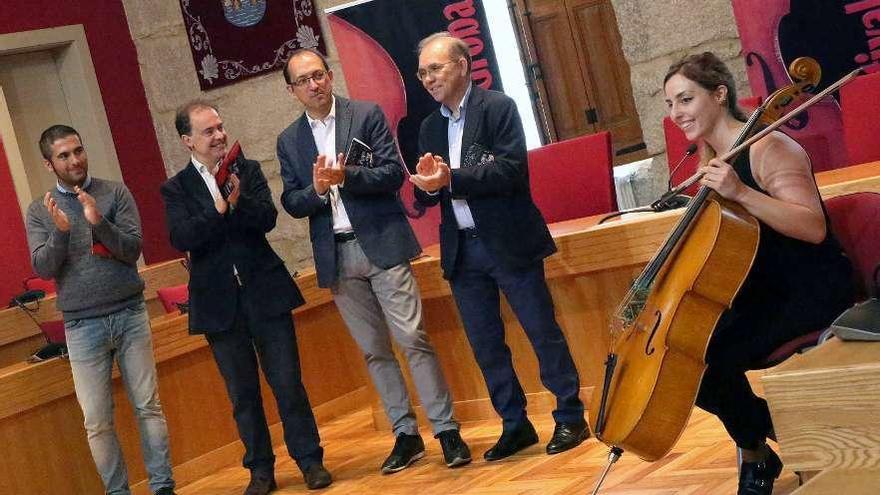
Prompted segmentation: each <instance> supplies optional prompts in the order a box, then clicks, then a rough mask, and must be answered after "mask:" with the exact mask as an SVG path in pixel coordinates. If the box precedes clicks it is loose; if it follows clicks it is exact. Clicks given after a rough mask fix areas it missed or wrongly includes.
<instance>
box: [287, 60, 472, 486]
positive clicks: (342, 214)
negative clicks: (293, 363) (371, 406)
mask: <svg viewBox="0 0 880 495" xmlns="http://www.w3.org/2000/svg"><path fill="white" fill-rule="evenodd" d="M284 79H285V81H286V82H287V89H288V91H290V93H291V94H292V95H293V96H294V98H295V99H296V100H297V101H299V102H300V103H301V104H302V105H303V106H304V107H305V112H304V113H303V115H302V116H300V117H299V118H298V119H297V120H295V121H294V122H293V123H292V124H291V125H290V126H289V127H288V128H287V129H285V130H284V132H282V133H281V135H280V136H278V160H279V161H280V162H281V177H282V179H283V180H284V192H283V193H282V195H281V203H282V205H283V206H284V208H285V209H286V210H287V212H288V213H290V214H291V215H293V216H294V217H295V218H305V217H308V218H309V229H310V233H311V240H312V250H313V253H314V259H315V270H316V271H317V276H318V285H319V286H320V287H325V288H330V289H331V291H332V292H333V299H334V301H335V302H336V306H337V307H338V308H339V312H340V313H341V314H342V318H343V320H345V323H346V326H347V327H348V330H349V332H350V333H351V336H352V338H354V340H355V342H356V343H357V344H358V347H359V348H360V350H361V352H363V354H364V357H365V359H366V361H367V369H368V370H369V373H370V376H371V378H372V380H373V384H374V385H375V387H376V390H377V391H378V392H379V396H380V397H381V399H382V403H383V405H384V406H385V413H386V414H387V416H388V419H389V421H390V422H391V426H392V429H393V432H394V434H395V436H396V441H395V444H394V448H393V449H392V451H391V454H390V455H389V456H388V458H387V459H386V460H385V462H384V463H383V464H382V468H381V470H382V472H383V473H386V474H388V473H393V472H397V471H400V470H402V469H405V468H406V467H407V466H409V465H410V464H412V463H413V462H415V461H416V460H418V459H420V458H422V457H423V456H424V455H425V445H424V443H423V441H422V438H421V436H420V435H419V429H418V424H417V422H416V417H415V414H414V413H413V410H412V406H411V404H410V400H409V395H408V393H407V390H406V384H405V383H404V380H403V375H402V373H401V371H400V365H399V364H398V362H397V359H396V358H395V356H394V352H393V351H392V348H391V341H390V339H389V335H388V334H389V332H390V334H391V335H392V336H393V337H394V340H395V341H396V342H397V344H398V345H399V347H400V350H401V351H402V352H403V354H404V355H405V356H406V360H407V362H408V364H409V369H410V372H411V374H412V377H413V381H414V382H415V386H416V389H417V390H418V394H419V398H420V399H421V402H422V404H423V405H424V408H425V413H426V415H427V416H428V419H429V420H430V421H431V426H432V428H433V432H434V436H435V437H436V438H437V439H438V440H439V441H440V445H441V447H442V450H443V455H444V459H445V462H446V465H447V466H449V467H455V466H460V465H464V464H467V463H468V462H470V460H471V456H470V451H469V449H468V447H467V445H466V444H465V443H464V441H463V440H462V438H461V435H460V434H459V425H458V423H457V422H456V421H455V419H454V418H453V415H452V412H453V411H452V399H451V396H450V394H449V389H448V387H447V385H446V381H445V379H444V378H443V374H442V372H441V370H440V364H439V363H438V361H437V357H436V355H435V354H434V348H433V347H432V346H431V343H430V342H429V340H428V335H427V334H426V333H425V329H424V323H423V320H422V304H421V299H420V296H419V290H418V287H417V285H416V281H415V278H414V277H413V274H412V270H411V268H410V263H409V260H410V259H411V258H413V257H415V256H417V255H418V254H419V253H420V252H421V248H420V247H419V244H418V241H417V240H416V237H415V234H414V233H413V231H412V228H411V227H410V225H409V222H408V220H407V218H406V215H405V214H404V211H403V207H402V205H401V204H400V201H399V199H398V197H397V192H398V190H399V189H400V186H401V185H402V184H403V176H404V170H403V165H402V163H401V160H400V156H399V154H398V152H397V147H396V146H395V143H394V140H393V138H392V137H391V133H390V132H389V130H388V126H387V125H386V123H385V116H384V115H383V114H382V111H381V110H380V109H379V107H378V106H377V105H375V104H372V103H367V102H360V101H353V100H348V99H345V98H342V97H340V96H335V95H334V94H333V72H332V71H331V70H330V68H329V67H328V65H327V61H326V59H325V58H324V56H323V55H321V54H320V53H319V52H317V51H314V50H310V49H301V50H298V51H296V52H294V53H292V54H291V56H290V58H289V59H288V61H287V64H286V65H285V68H284ZM353 139H358V140H359V141H361V142H362V143H364V144H366V146H368V147H369V148H370V150H371V152H372V159H371V160H369V159H368V160H367V162H366V163H365V162H363V161H361V160H359V161H358V164H350V163H346V160H345V159H346V157H345V156H344V155H343V153H342V152H343V151H345V150H346V149H347V148H348V146H349V143H351V142H352V140H353Z"/></svg>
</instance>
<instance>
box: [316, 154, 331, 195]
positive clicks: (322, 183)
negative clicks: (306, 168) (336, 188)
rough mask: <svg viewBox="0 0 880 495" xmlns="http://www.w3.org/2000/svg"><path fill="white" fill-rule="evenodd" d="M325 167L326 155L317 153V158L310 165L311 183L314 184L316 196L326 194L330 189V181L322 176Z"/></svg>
mask: <svg viewBox="0 0 880 495" xmlns="http://www.w3.org/2000/svg"><path fill="white" fill-rule="evenodd" d="M326 169H327V157H326V156H324V155H318V159H317V160H316V161H315V163H314V165H312V185H314V186H315V192H316V193H317V194H318V196H323V195H325V194H327V191H328V190H329V189H330V186H331V184H330V181H329V180H327V179H325V178H324V170H326Z"/></svg>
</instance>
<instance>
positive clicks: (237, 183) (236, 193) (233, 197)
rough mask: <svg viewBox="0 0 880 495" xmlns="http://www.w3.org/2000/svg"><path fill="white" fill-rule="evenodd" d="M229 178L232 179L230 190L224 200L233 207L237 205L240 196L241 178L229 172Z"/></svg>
mask: <svg viewBox="0 0 880 495" xmlns="http://www.w3.org/2000/svg"><path fill="white" fill-rule="evenodd" d="M229 180H230V181H232V191H229V196H227V197H226V201H228V202H229V204H230V205H232V207H233V208H235V207H236V206H238V198H239V197H240V196H241V180H239V178H238V176H237V175H235V174H231V175H230V176H229Z"/></svg>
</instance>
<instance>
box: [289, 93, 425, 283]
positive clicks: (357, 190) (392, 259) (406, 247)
mask: <svg viewBox="0 0 880 495" xmlns="http://www.w3.org/2000/svg"><path fill="white" fill-rule="evenodd" d="M335 98H336V153H337V154H338V153H345V151H346V150H347V148H348V145H349V143H351V140H352V138H358V139H360V140H361V141H363V142H364V143H366V144H367V146H369V147H370V148H371V149H372V150H373V164H372V166H371V167H368V168H367V167H362V166H349V167H346V169H345V182H344V183H343V186H342V187H340V188H339V195H340V197H341V198H342V203H343V204H344V205H345V211H346V213H347V214H348V218H349V220H351V226H352V228H353V229H354V233H355V235H356V236H357V238H358V241H359V242H360V246H361V248H362V249H363V250H364V254H366V256H367V259H369V260H370V263H372V264H374V265H376V266H378V267H379V268H383V269H387V268H391V267H393V266H396V265H399V264H400V263H403V262H405V261H408V260H410V259H412V258H414V257H416V256H418V254H419V253H420V252H421V247H420V246H419V242H418V240H416V236H415V233H413V230H412V227H411V226H410V224H409V221H408V220H407V218H406V214H405V213H404V210H403V205H401V203H400V198H399V197H398V195H397V192H398V190H399V189H400V186H401V185H402V184H403V179H404V172H403V165H402V163H401V160H400V154H399V153H398V151H397V145H396V144H395V143H394V139H393V138H392V137H391V132H390V131H389V130H388V125H387V124H386V122H385V115H384V114H383V113H382V110H380V109H379V107H378V105H376V104H374V103H368V102H362V101H352V100H348V99H346V98H342V97H339V96H335ZM277 148H278V161H280V162H281V178H282V179H283V181H284V192H283V193H282V194H281V204H282V206H284V209H285V210H287V212H288V213H290V214H291V215H293V216H294V217H296V218H305V217H308V218H309V235H310V237H311V240H312V252H313V253H314V256H315V270H316V271H317V274H318V286H319V287H332V286H333V285H334V284H335V282H336V275H337V266H336V242H335V240H334V239H333V213H332V212H331V208H330V201H329V198H328V199H327V200H324V199H321V198H320V197H319V196H318V194H317V193H316V192H315V188H314V185H313V183H312V167H313V165H314V163H315V161H316V159H317V157H318V148H317V146H316V145H315V138H314V136H313V135H312V129H311V127H310V126H309V122H308V119H307V117H306V115H305V114H303V115H302V116H300V117H299V118H298V119H297V120H295V121H294V122H293V123H292V124H290V126H288V127H287V129H285V130H284V132H282V133H281V134H280V135H279V136H278V146H277Z"/></svg>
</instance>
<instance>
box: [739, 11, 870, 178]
mask: <svg viewBox="0 0 880 495" xmlns="http://www.w3.org/2000/svg"><path fill="white" fill-rule="evenodd" d="M733 11H734V15H735V17H736V23H737V27H738V28H739V33H740V41H741V43H742V49H743V55H744V57H745V61H746V65H747V70H748V76H749V84H750V85H751V87H752V93H753V94H754V95H755V96H763V97H766V96H767V95H769V94H770V93H772V92H773V91H775V90H776V89H777V88H779V87H782V86H785V85H787V84H790V82H791V81H790V79H789V76H788V72H787V67H788V64H790V63H791V62H792V61H793V60H794V59H796V58H798V57H812V58H814V59H816V61H818V62H819V65H820V66H821V67H822V81H821V82H820V85H819V86H820V87H819V88H818V89H819V90H821V89H823V88H825V87H827V86H828V85H829V84H831V83H833V82H834V81H836V80H838V79H839V78H841V77H843V76H844V75H845V74H847V73H848V72H850V71H852V70H853V69H856V68H862V69H863V70H864V71H865V72H869V73H870V72H877V71H880V0H733ZM835 98H837V95H835V96H834V97H828V98H827V99H826V100H825V101H823V102H820V103H819V104H817V105H815V106H814V107H812V108H810V109H809V110H808V111H807V112H805V113H804V114H803V115H802V116H799V117H797V118H795V119H793V120H792V121H791V122H789V123H788V124H786V126H785V128H784V130H785V131H786V133H788V134H790V135H791V136H792V137H794V138H795V139H797V140H798V141H800V143H801V144H802V145H803V146H804V147H805V148H806V149H807V151H808V152H810V156H811V158H812V161H813V168H814V171H821V170H826V169H828V168H834V167H838V166H842V165H846V164H849V160H848V157H847V156H846V150H845V149H844V146H843V125H842V122H841V117H840V107H839V105H838V102H837V100H836V99H835Z"/></svg>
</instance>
